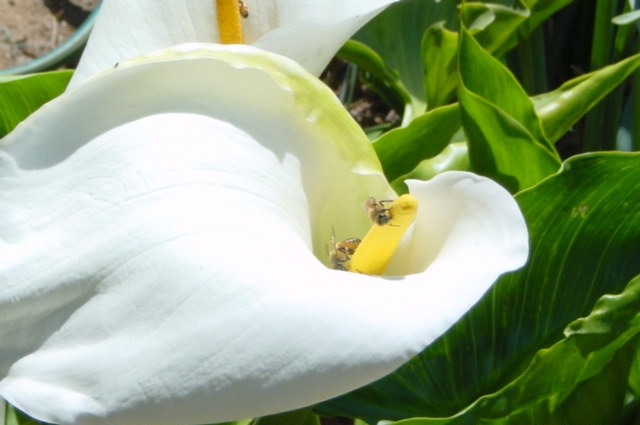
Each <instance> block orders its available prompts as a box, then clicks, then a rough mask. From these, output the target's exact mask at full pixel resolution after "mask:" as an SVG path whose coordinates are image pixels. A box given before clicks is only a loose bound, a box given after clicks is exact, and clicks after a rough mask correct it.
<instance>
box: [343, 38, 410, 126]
mask: <svg viewBox="0 0 640 425" xmlns="http://www.w3.org/2000/svg"><path fill="white" fill-rule="evenodd" d="M337 55H338V56H339V57H340V58H342V59H344V60H346V61H348V62H351V63H354V64H356V65H358V67H359V68H361V69H362V70H364V71H365V72H366V73H367V74H370V75H371V76H372V77H374V78H375V79H376V82H378V85H377V87H376V91H377V92H378V93H380V94H381V95H382V96H383V98H384V99H385V101H387V103H389V104H390V105H391V106H392V107H393V108H394V109H395V110H396V111H399V112H403V113H405V109H406V108H407V107H410V105H411V95H410V94H409V92H408V91H407V89H406V88H405V87H404V86H403V84H402V81H401V80H400V78H399V77H398V73H397V72H396V71H394V70H390V69H388V68H387V65H386V64H385V62H384V60H383V59H382V58H381V57H380V55H378V53H376V52H375V51H374V50H373V49H371V48H370V47H368V46H366V45H364V44H362V43H360V42H358V41H355V40H349V41H347V42H346V43H345V44H344V45H343V46H342V48H341V49H340V51H338V53H337ZM369 80H371V77H369ZM406 113H409V114H411V113H412V111H407V112H406Z"/></svg>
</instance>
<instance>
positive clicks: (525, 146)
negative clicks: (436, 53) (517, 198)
mask: <svg viewBox="0 0 640 425" xmlns="http://www.w3.org/2000/svg"><path fill="white" fill-rule="evenodd" d="M459 69H460V80H461V84H460V89H459V91H458V97H459V99H460V107H461V115H462V125H463V127H464V131H465V134H466V135H467V138H468V143H469V157H470V160H471V165H472V168H473V170H474V171H476V172H478V173H479V174H483V175H485V176H488V177H491V178H492V179H494V180H496V181H497V182H499V183H501V184H502V185H503V186H505V187H506V188H507V189H509V190H510V191H512V192H517V191H519V190H522V189H525V188H527V187H531V186H533V185H534V184H536V183H538V182H539V181H540V180H542V179H543V178H544V177H547V176H549V175H551V174H553V173H554V172H556V171H557V170H558V168H559V166H560V159H559V156H558V154H557V153H556V151H555V148H554V147H553V145H552V144H551V143H549V141H548V140H547V139H546V136H545V135H544V132H543V131H542V125H541V123H540V120H539V119H538V116H537V115H536V113H535V110H534V107H533V104H532V102H531V101H530V100H529V98H528V96H527V94H526V93H525V91H524V90H523V89H522V87H521V86H520V85H519V84H518V82H517V81H516V79H515V78H514V77H513V75H512V74H511V73H510V72H509V70H508V69H506V68H505V67H504V66H503V65H502V64H501V63H500V62H498V61H497V60H496V59H495V58H493V57H492V56H491V55H489V54H488V53H487V52H485V51H484V50H483V49H482V48H481V47H480V45H479V44H478V43H477V42H476V41H475V40H474V39H473V37H471V35H470V34H469V33H468V32H467V31H466V30H464V29H463V30H462V33H461V42H460V57H459ZM477 69H482V70H483V72H476V70H477Z"/></svg>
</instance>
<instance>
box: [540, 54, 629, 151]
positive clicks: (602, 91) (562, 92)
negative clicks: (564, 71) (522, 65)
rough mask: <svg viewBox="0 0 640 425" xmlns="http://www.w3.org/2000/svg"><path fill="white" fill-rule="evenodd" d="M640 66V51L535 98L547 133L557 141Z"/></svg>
mask: <svg viewBox="0 0 640 425" xmlns="http://www.w3.org/2000/svg"><path fill="white" fill-rule="evenodd" d="M638 66H640V54H639V55H635V56H631V57H629V58H627V59H624V60H622V61H620V62H618V63H615V64H613V65H609V66H606V67H604V68H602V69H599V70H597V71H594V72H591V73H589V74H585V75H581V76H579V77H577V78H574V79H572V80H570V81H567V82H566V83H564V84H563V85H562V86H560V87H559V88H558V89H556V90H554V91H551V92H549V93H545V94H542V95H540V96H536V97H534V98H533V101H534V103H535V105H536V111H537V113H538V115H539V116H540V120H541V121H542V126H543V128H544V131H545V133H546V134H547V137H548V138H549V139H550V140H551V141H556V140H558V139H559V138H560V137H562V135H563V134H564V133H566V132H567V131H568V130H569V129H570V128H571V126H573V125H574V124H575V123H576V122H577V121H578V120H579V119H580V118H582V116H584V114H586V113H587V112H588V111H589V110H591V109H592V108H593V107H594V106H595V105H596V104H597V103H598V102H600V101H601V100H602V99H603V98H604V97H605V96H606V95H607V94H608V93H609V92H610V91H611V90H613V89H614V88H615V87H617V86H618V85H620V83H622V82H623V81H624V80H625V79H626V78H627V77H628V76H629V75H630V74H631V73H632V72H633V71H635V70H636V69H637V68H638Z"/></svg>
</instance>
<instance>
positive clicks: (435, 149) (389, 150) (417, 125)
mask: <svg viewBox="0 0 640 425" xmlns="http://www.w3.org/2000/svg"><path fill="white" fill-rule="evenodd" d="M459 129H460V112H459V109H458V106H457V105H451V106H444V107H442V108H437V109H434V110H432V111H429V112H427V113H425V114H422V115H421V116H419V117H417V118H415V119H414V120H413V121H411V122H410V123H409V125H408V126H407V127H403V128H396V129H393V130H391V131H389V132H387V133H385V134H383V135H382V136H381V137H380V138H378V139H377V140H376V142H375V143H374V144H373V147H374V148H375V150H376V153H377V154H378V158H380V162H381V163H382V168H383V170H384V173H385V175H386V176H387V179H388V180H390V181H391V180H394V179H396V178H398V176H401V175H402V174H405V173H408V172H409V171H411V170H412V169H414V168H415V167H416V165H418V164H419V163H420V161H422V160H424V159H427V158H433V157H434V156H436V155H437V154H439V153H440V152H442V150H443V149H444V148H445V147H446V146H447V145H448V144H449V142H450V141H451V139H452V137H453V135H454V134H455V133H456V132H457V131H458V130H459Z"/></svg>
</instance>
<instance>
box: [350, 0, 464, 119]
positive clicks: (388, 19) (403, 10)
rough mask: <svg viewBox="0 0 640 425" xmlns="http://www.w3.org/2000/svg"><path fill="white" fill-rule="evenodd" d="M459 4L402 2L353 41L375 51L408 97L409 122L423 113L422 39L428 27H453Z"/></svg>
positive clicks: (364, 28)
mask: <svg viewBox="0 0 640 425" xmlns="http://www.w3.org/2000/svg"><path fill="white" fill-rule="evenodd" d="M458 3H459V1H457V0H455V1H441V2H435V1H424V0H404V1H401V2H397V3H394V4H392V5H391V6H389V7H388V8H387V9H386V10H385V11H384V12H382V13H381V14H380V15H378V16H377V17H376V18H374V19H373V20H371V21H370V22H369V23H368V24H367V25H365V26H364V27H363V28H362V29H361V30H360V31H358V33H357V34H355V35H354V37H353V38H354V39H355V40H358V41H360V42H362V43H364V44H366V45H367V46H369V47H370V48H372V49H373V50H375V51H376V52H377V53H378V54H379V55H380V56H381V57H382V58H383V59H384V61H385V63H386V67H387V68H388V69H393V70H395V71H397V73H398V74H397V75H398V76H399V78H400V80H401V81H402V85H403V86H404V87H406V90H407V92H408V93H409V94H410V96H411V106H410V107H409V111H408V112H409V114H405V119H406V120H410V119H411V118H412V117H413V116H416V115H419V114H420V113H422V112H423V111H424V110H425V104H426V97H425V88H424V84H423V68H422V62H423V61H422V55H421V52H422V47H421V46H422V36H423V34H424V32H425V31H426V30H427V28H429V27H430V26H431V25H433V24H435V23H436V22H439V21H447V22H449V23H451V24H452V25H455V21H456V16H457V13H458ZM454 27H455V26H454Z"/></svg>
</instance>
